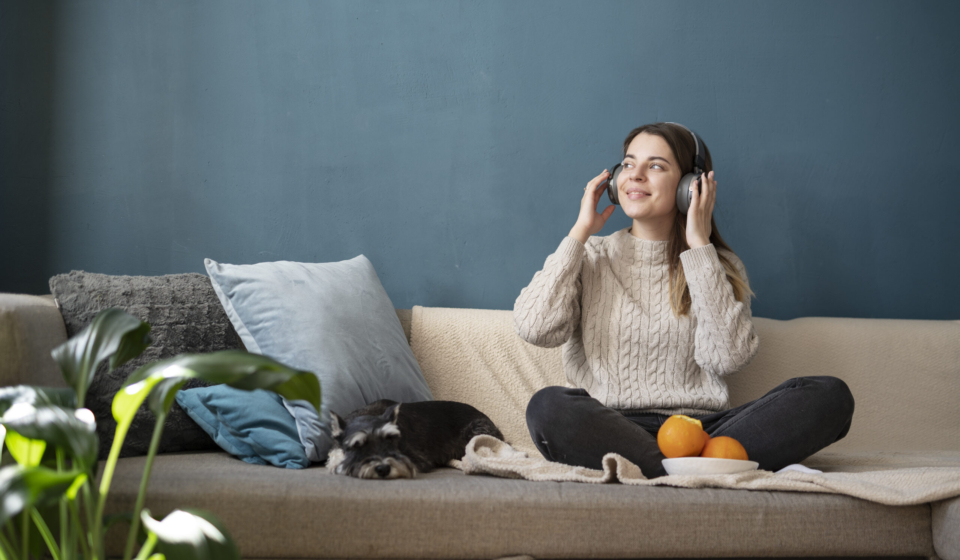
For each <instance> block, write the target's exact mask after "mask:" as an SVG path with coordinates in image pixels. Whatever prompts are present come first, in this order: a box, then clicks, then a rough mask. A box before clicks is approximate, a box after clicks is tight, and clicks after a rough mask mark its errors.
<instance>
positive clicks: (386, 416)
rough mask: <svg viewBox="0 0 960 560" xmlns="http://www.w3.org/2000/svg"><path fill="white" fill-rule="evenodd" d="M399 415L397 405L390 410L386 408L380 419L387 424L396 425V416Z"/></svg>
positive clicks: (398, 406)
mask: <svg viewBox="0 0 960 560" xmlns="http://www.w3.org/2000/svg"><path fill="white" fill-rule="evenodd" d="M399 415H400V403H397V404H395V405H393V406H391V407H390V408H388V409H387V410H385V411H384V413H383V414H381V415H380V418H381V419H383V420H386V421H387V422H393V423H394V424H396V423H397V416H399Z"/></svg>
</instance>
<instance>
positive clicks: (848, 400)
mask: <svg viewBox="0 0 960 560" xmlns="http://www.w3.org/2000/svg"><path fill="white" fill-rule="evenodd" d="M691 417H692V418H696V419H698V420H700V421H701V422H702V423H703V428H704V430H706V432H707V433H708V434H710V437H715V436H730V437H732V438H734V439H736V440H737V441H739V442H740V444H741V445H743V447H744V448H745V449H746V450H747V456H748V457H749V458H750V460H751V461H757V462H758V463H760V467H759V468H761V469H764V470H769V471H774V472H775V471H778V470H780V469H782V468H783V467H785V466H787V465H790V464H792V463H799V462H801V461H803V460H804V459H806V458H807V457H809V456H811V455H813V454H814V453H816V452H817V451H820V450H821V449H823V448H824V447H826V446H828V445H830V444H831V443H833V442H835V441H839V440H840V439H842V438H843V437H844V436H846V435H847V432H848V431H850V423H851V421H852V419H853V394H851V393H850V388H849V387H847V384H846V383H844V382H843V381H842V380H841V379H838V378H836V377H830V376H818V377H795V378H793V379H789V380H787V381H785V382H783V383H781V384H780V385H778V386H776V387H774V388H773V390H771V391H770V392H769V393H767V394H766V395H764V396H762V397H760V398H759V399H757V400H755V401H751V402H748V403H746V404H744V405H741V406H738V407H736V408H732V409H730V410H724V411H722V412H715V413H713V414H706V415H691ZM667 418H669V416H667V415H664V414H657V413H646V414H640V415H635V416H625V415H624V414H622V413H621V412H619V411H617V410H615V409H613V408H609V407H606V406H604V405H603V404H601V403H600V401H598V400H597V399H594V398H593V397H591V396H590V395H589V394H588V393H587V391H586V390H584V389H570V388H567V387H547V388H545V389H541V390H540V391H537V393H536V394H534V395H533V397H532V398H531V399H530V403H529V404H528V405H527V428H528V429H529V430H530V437H532V438H533V441H534V443H535V444H536V446H537V449H539V450H540V453H542V454H543V456H544V457H545V458H546V459H547V460H549V461H554V462H558V463H565V464H568V465H576V466H582V467H589V468H591V469H599V468H601V459H602V458H603V456H604V455H606V454H607V453H618V454H620V455H622V456H623V457H625V458H626V459H628V460H630V461H631V462H633V463H634V464H636V465H637V466H639V467H640V470H641V471H643V474H644V476H646V477H647V478H657V477H659V476H663V475H665V474H667V473H666V471H664V470H663V464H662V463H661V461H663V459H664V456H663V454H662V453H660V447H659V446H658V445H657V432H659V431H660V426H661V425H663V422H664V420H666V419H667Z"/></svg>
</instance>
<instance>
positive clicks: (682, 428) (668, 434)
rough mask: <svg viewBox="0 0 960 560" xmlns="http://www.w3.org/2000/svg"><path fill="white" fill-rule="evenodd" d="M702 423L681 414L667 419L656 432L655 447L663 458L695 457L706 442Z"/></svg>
mask: <svg viewBox="0 0 960 560" xmlns="http://www.w3.org/2000/svg"><path fill="white" fill-rule="evenodd" d="M704 436H706V432H704V431H703V423H701V422H700V421H699V420H696V419H694V418H690V417H689V416H685V415H683V414H674V415H673V416H671V417H670V418H667V419H666V420H665V421H664V422H663V425H662V426H660V431H659V432H657V445H659V446H660V452H661V453H663V456H664V457H667V458H668V459H673V458H674V457H696V456H697V455H699V454H700V451H701V450H703V445H704V443H705V442H706V438H705V437H704ZM707 437H709V436H707Z"/></svg>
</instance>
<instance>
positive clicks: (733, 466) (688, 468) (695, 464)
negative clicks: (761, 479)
mask: <svg viewBox="0 0 960 560" xmlns="http://www.w3.org/2000/svg"><path fill="white" fill-rule="evenodd" d="M759 466H760V463H758V462H756V461H741V460H739V459H715V458H713V457H675V458H673V459H664V460H663V468H664V470H666V471H667V474H679V475H697V474H733V473H738V472H743V471H752V470H756V468H757V467H759Z"/></svg>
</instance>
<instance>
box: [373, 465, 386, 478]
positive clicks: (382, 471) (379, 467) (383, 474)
mask: <svg viewBox="0 0 960 560" xmlns="http://www.w3.org/2000/svg"><path fill="white" fill-rule="evenodd" d="M373 470H375V471H376V472H377V474H378V475H380V478H386V477H387V476H388V475H389V474H390V465H377V466H376V468H374V469H373Z"/></svg>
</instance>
